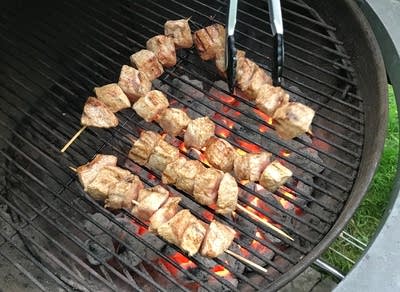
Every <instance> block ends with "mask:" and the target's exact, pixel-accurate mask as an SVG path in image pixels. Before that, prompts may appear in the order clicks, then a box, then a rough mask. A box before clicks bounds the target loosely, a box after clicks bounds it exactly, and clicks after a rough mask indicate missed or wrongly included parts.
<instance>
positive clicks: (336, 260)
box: [323, 87, 399, 273]
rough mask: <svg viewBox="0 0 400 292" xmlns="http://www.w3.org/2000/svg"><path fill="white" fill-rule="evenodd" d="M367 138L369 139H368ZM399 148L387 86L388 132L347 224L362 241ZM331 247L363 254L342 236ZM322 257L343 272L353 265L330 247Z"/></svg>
mask: <svg viewBox="0 0 400 292" xmlns="http://www.w3.org/2000/svg"><path fill="white" fill-rule="evenodd" d="M366 142H367V143H368V141H366ZM398 149H399V124H398V120H397V108H396V102H395V97H394V94H393V89H392V87H389V121H388V134H387V137H386V141H385V147H384V151H383V154H382V159H381V161H380V164H379V167H378V170H377V172H376V174H375V176H374V179H373V181H372V184H371V186H370V188H369V191H368V193H367V195H366V196H365V198H364V200H363V202H362V204H361V205H360V207H359V208H358V210H357V212H356V214H355V215H354V216H353V218H352V219H351V221H350V223H349V224H348V226H347V228H346V231H347V232H348V233H350V234H351V235H353V236H354V237H356V238H358V239H360V240H362V241H363V242H369V241H370V240H371V239H372V238H373V237H374V234H375V232H376V230H377V228H378V227H379V224H380V222H381V219H382V217H383V215H384V213H385V209H386V206H387V203H388V201H389V200H390V194H391V188H392V184H393V179H394V175H395V173H396V169H397V157H398ZM331 247H332V248H334V249H335V250H337V251H339V252H340V253H342V254H344V255H345V256H347V257H348V258H350V259H352V260H353V261H355V262H356V261H357V260H358V259H359V258H360V256H361V255H362V251H361V250H359V249H357V248H354V247H353V246H351V245H350V244H348V243H347V242H346V241H344V240H343V239H341V238H338V239H337V240H336V241H335V242H334V243H333V245H332V246H331ZM323 258H324V259H326V260H327V261H328V262H329V263H331V264H332V265H334V266H335V267H337V268H339V269H340V270H342V271H343V272H345V273H347V272H348V271H349V270H350V269H351V267H352V266H353V265H352V264H351V263H349V262H348V261H347V260H345V259H344V258H343V257H341V256H339V255H338V254H336V253H334V252H333V251H330V250H328V251H327V252H325V254H324V255H323Z"/></svg>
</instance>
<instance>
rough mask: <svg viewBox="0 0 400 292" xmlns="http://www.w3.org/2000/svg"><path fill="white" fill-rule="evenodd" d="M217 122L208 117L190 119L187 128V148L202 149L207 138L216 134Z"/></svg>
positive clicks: (185, 139) (185, 137) (185, 138)
mask: <svg viewBox="0 0 400 292" xmlns="http://www.w3.org/2000/svg"><path fill="white" fill-rule="evenodd" d="M214 131H215V124H214V123H213V121H211V120H210V119H209V118H208V117H203V118H197V119H195V120H192V121H190V123H189V124H188V126H187V128H186V132H185V136H184V142H185V146H186V147H187V148H189V147H193V148H196V149H201V148H203V147H204V145H205V144H206V142H207V140H208V139H209V138H210V137H212V136H214Z"/></svg>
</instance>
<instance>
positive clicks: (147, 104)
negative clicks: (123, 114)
mask: <svg viewBox="0 0 400 292" xmlns="http://www.w3.org/2000/svg"><path fill="white" fill-rule="evenodd" d="M168 106H169V102H168V99H167V97H166V96H165V95H164V93H162V92H161V91H158V90H152V91H149V92H148V93H147V94H146V95H145V96H142V97H141V98H139V99H138V101H137V102H135V103H134V105H133V106H132V108H133V109H134V110H135V112H136V113H137V114H138V115H139V116H140V117H142V118H143V119H144V120H145V121H146V122H151V121H153V120H155V119H156V118H157V117H158V115H159V114H160V113H161V112H162V111H164V110H165V109H166V108H167V107H168Z"/></svg>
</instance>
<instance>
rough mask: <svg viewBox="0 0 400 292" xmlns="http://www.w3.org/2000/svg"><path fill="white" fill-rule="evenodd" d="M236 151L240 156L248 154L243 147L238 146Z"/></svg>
mask: <svg viewBox="0 0 400 292" xmlns="http://www.w3.org/2000/svg"><path fill="white" fill-rule="evenodd" d="M236 152H237V154H239V155H240V156H245V155H246V154H247V152H246V151H243V150H242V149H239V148H236Z"/></svg>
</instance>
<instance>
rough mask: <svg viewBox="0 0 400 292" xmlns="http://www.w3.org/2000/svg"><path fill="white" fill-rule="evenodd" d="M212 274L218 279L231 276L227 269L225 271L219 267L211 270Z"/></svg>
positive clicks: (222, 267)
mask: <svg viewBox="0 0 400 292" xmlns="http://www.w3.org/2000/svg"><path fill="white" fill-rule="evenodd" d="M213 272H214V273H215V274H217V275H218V276H220V277H227V276H229V275H230V274H231V273H230V272H229V271H228V270H227V269H225V267H224V266H221V265H217V266H215V267H214V268H213Z"/></svg>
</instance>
